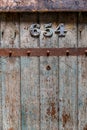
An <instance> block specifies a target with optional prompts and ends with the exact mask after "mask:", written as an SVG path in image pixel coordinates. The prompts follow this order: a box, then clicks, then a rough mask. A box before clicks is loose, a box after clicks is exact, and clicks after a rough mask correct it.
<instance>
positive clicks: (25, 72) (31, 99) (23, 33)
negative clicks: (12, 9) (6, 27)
mask: <svg viewBox="0 0 87 130" xmlns="http://www.w3.org/2000/svg"><path fill="white" fill-rule="evenodd" d="M33 23H37V14H32V13H31V14H29V13H24V14H21V17H20V42H21V47H22V48H28V47H33V48H34V47H39V44H38V43H39V42H38V40H39V38H34V37H32V36H31V35H30V33H29V29H30V26H31V24H33ZM21 104H22V106H21V107H22V130H39V125H40V122H39V117H40V112H39V105H40V104H39V58H38V57H27V56H26V57H21Z"/></svg>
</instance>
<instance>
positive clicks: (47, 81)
mask: <svg viewBox="0 0 87 130" xmlns="http://www.w3.org/2000/svg"><path fill="white" fill-rule="evenodd" d="M48 23H52V29H53V30H55V29H56V27H57V25H58V14H57V15H55V14H54V15H52V14H51V13H43V14H40V24H41V30H42V32H41V35H40V47H41V48H47V47H48V48H53V47H58V38H57V35H56V34H55V33H54V34H53V36H52V37H48V38H47V37H45V36H44V35H43V33H44V30H45V27H44V24H48ZM40 104H41V106H40V111H41V113H40V114H41V115H40V120H41V130H58V58H57V57H56V56H53V57H49V56H48V57H46V56H45V57H43V56H42V57H40Z"/></svg>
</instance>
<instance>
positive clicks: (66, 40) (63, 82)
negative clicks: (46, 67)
mask: <svg viewBox="0 0 87 130" xmlns="http://www.w3.org/2000/svg"><path fill="white" fill-rule="evenodd" d="M59 21H60V23H64V24H65V29H66V30H67V33H66V36H65V37H59V47H77V18H76V15H75V14H73V13H66V14H65V13H60V17H59ZM59 130H77V57H73V56H72V57H71V56H70V57H69V56H68V57H67V56H64V57H61V56H60V57H59Z"/></svg>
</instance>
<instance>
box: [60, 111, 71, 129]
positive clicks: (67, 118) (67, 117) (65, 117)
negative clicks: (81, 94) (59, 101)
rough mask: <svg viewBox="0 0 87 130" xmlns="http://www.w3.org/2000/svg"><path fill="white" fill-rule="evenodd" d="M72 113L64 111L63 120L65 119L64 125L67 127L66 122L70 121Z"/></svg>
mask: <svg viewBox="0 0 87 130" xmlns="http://www.w3.org/2000/svg"><path fill="white" fill-rule="evenodd" d="M70 118H71V117H70V114H67V113H66V112H63V115H62V120H63V127H65V125H66V123H67V122H68V121H70Z"/></svg>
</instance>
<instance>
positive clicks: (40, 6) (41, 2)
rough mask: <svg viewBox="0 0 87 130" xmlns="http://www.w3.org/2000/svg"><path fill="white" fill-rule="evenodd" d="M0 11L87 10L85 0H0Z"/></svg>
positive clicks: (86, 1)
mask: <svg viewBox="0 0 87 130" xmlns="http://www.w3.org/2000/svg"><path fill="white" fill-rule="evenodd" d="M0 11H5V12H7V11H15V12H17V11H19V12H20V11H87V0H1V1H0Z"/></svg>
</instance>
